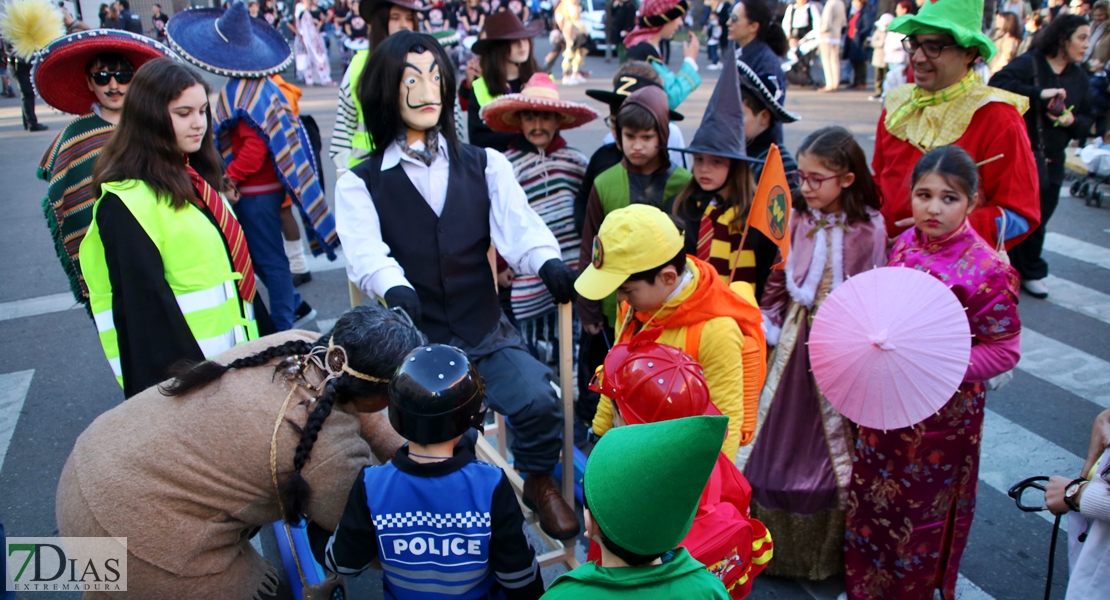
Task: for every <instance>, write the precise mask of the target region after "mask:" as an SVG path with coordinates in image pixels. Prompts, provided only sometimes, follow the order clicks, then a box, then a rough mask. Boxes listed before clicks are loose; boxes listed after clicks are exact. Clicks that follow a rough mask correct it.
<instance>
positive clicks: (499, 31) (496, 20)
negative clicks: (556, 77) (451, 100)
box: [466, 10, 543, 152]
mask: <svg viewBox="0 0 1110 600" xmlns="http://www.w3.org/2000/svg"><path fill="white" fill-rule="evenodd" d="M541 31H543V21H542V20H536V21H532V22H531V23H529V24H527V25H525V24H523V23H521V22H520V19H518V18H517V16H516V15H514V14H513V13H511V12H509V11H507V10H503V11H500V12H496V13H494V14H492V15H490V16H488V17H486V19H485V26H484V27H483V28H482V38H481V39H479V40H478V41H477V42H474V46H473V47H471V50H473V51H474V53H475V54H477V55H478V56H479V57H480V64H481V74H482V76H481V77H479V78H477V79H475V80H474V82H473V83H472V84H471V95H470V98H469V101H468V102H467V105H466V112H467V119H466V122H467V132H468V135H469V137H470V143H471V144H474V145H475V146H478V147H479V148H492V149H494V150H497V151H498V152H504V151H505V150H508V148H509V142H511V141H512V140H513V138H514V137H516V136H515V135H513V134H511V133H497V132H495V131H493V130H492V129H490V127H489V125H486V124H485V122H483V121H482V107H483V106H485V105H487V104H489V103H490V102H492V101H493V100H494V99H495V98H499V97H501V96H504V95H505V94H519V93H520V91H521V90H522V89H524V84H525V83H527V82H528V80H529V79H531V78H532V75H534V74H536V73H540V72H542V71H541V69H540V65H539V63H537V62H536V57H535V54H534V48H533V46H534V44H533V43H532V38H534V37H536V36H537V35H539V34H540V32H541Z"/></svg>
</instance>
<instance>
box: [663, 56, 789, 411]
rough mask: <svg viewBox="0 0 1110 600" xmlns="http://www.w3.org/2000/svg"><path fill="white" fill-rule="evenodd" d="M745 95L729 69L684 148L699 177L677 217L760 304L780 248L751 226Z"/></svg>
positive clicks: (677, 205)
mask: <svg viewBox="0 0 1110 600" xmlns="http://www.w3.org/2000/svg"><path fill="white" fill-rule="evenodd" d="M724 61H725V64H727V65H731V64H734V63H735V62H736V56H735V51H734V50H733V48H732V46H731V45H729V48H728V50H726V51H725V57H724ZM740 96H741V94H740V75H739V73H738V72H737V70H736V69H726V70H725V71H724V72H723V73H722V74H721V77H720V79H718V80H717V87H715V88H714V89H713V95H712V96H711V97H710V98H709V105H708V106H707V107H706V109H705V118H704V119H703V120H702V122H701V126H700V127H698V131H697V133H695V134H694V141H693V142H692V143H691V144H690V146H689V147H687V148H683V149H682V151H683V152H686V153H688V154H693V155H694V161H693V162H694V167H693V171H694V177H693V179H691V180H690V183H687V184H686V187H685V188H684V189H683V190H682V191H681V192H680V193H679V194H678V196H677V197H676V198H675V201H674V215H675V217H677V218H679V219H681V220H682V221H684V222H685V231H686V244H685V248H686V253H687V254H692V255H694V256H696V257H698V259H699V260H702V261H705V262H707V263H709V264H710V265H711V266H712V267H713V268H714V269H716V270H717V275H719V276H720V277H721V280H722V281H724V282H725V283H726V284H731V283H732V282H734V281H744V282H747V283H750V284H751V285H752V286H754V290H755V297H756V298H757V299H758V298H759V297H760V296H762V295H763V286H764V284H765V283H766V282H767V276H768V275H770V274H771V265H773V264H774V261H775V255H776V254H778V246H776V245H775V243H774V242H772V241H771V240H770V239H768V238H767V236H765V235H763V233H762V232H760V231H759V230H758V229H755V228H754V227H748V226H747V222H748V212H749V211H750V210H751V206H752V199H753V197H754V196H755V188H756V180H755V178H754V177H753V176H752V171H753V165H754V164H755V163H757V162H761V161H758V160H757V159H755V158H754V157H752V156H749V155H748V151H747V144H746V143H745V131H746V128H747V121H746V119H745V117H746V116H747V115H745V114H744V110H743V108H742V103H741V97H740ZM756 394H758V391H756ZM754 406H755V405H754V404H753V408H754Z"/></svg>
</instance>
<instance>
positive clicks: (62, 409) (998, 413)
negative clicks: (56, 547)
mask: <svg viewBox="0 0 1110 600" xmlns="http://www.w3.org/2000/svg"><path fill="white" fill-rule="evenodd" d="M537 46H538V48H537V55H538V56H539V58H540V59H541V61H542V54H543V52H545V51H546V43H545V42H544V41H543V40H538V41H537ZM679 55H680V45H679V44H677V43H676V44H674V57H673V59H672V64H673V65H674V66H677V65H678V61H679ZM701 62H702V63H703V65H704V55H703V56H702V58H701ZM586 68H587V69H590V70H592V73H591V76H590V81H589V84H588V85H584V86H577V87H561V89H560V93H561V94H562V96H563V97H564V98H569V99H573V100H578V101H582V102H587V103H589V104H591V105H592V106H594V107H595V108H597V109H598V110H599V111H601V112H602V116H605V112H606V107H604V106H602V105H600V104H599V103H597V102H594V101H592V100H589V99H588V98H587V97H586V96H585V94H584V90H585V89H586V88H590V87H593V88H604V89H611V83H610V80H611V77H612V74H613V72H614V70H615V68H616V61H615V60H614V62H613V63H610V64H606V63H605V62H604V61H603V59H601V58H598V57H591V58H589V59H588V60H587V62H586ZM333 73H334V76H335V78H336V80H338V79H339V78H340V77H341V75H342V73H341V71H340V70H339V69H338V66H337V68H336V69H335V70H334V72H333ZM702 74H703V76H705V78H706V81H705V82H704V83H703V84H702V85H701V87H700V88H699V89H698V90H697V91H696V92H695V93H694V94H693V95H692V96H691V97H690V98H689V99H688V100H687V101H686V102H684V103H683V104H682V106H681V107H680V108H679V110H680V112H682V113H684V114H685V115H686V117H687V118H686V120H685V121H683V122H682V123H680V127H681V128H682V130H683V133H684V134H685V136H686V139H687V140H688V141H689V140H690V139H692V137H693V135H694V132H695V131H696V129H697V125H698V123H699V122H700V116H701V114H702V112H703V111H704V109H705V105H706V102H707V100H708V98H709V95H710V93H711V92H712V89H713V83H714V80H715V78H716V75H717V73H714V72H707V71H705V70H704V69H703V70H702ZM286 78H287V79H288V80H290V81H292V80H293V75H292V72H291V71H290V73H287V74H286ZM210 80H211V82H212V83H213V84H214V85H216V86H218V85H220V84H221V81H220V80H218V78H215V77H212V78H210ZM74 84H75V85H82V83H80V82H74ZM867 94H868V92H842V93H838V94H817V93H815V92H812V91H807V90H800V89H797V88H792V89H790V90H789V92H788V101H787V105H788V107H789V108H790V109H791V110H793V111H795V112H798V113H800V114H801V115H802V116H803V117H804V119H803V120H802V121H800V122H799V123H796V124H793V125H789V126H787V127H786V146H787V148H789V149H790V150H792V151H793V150H795V149H797V148H798V147H799V146H800V144H801V141H802V139H803V138H804V137H805V136H806V135H807V134H809V133H810V132H812V131H814V130H816V129H818V128H820V127H823V126H826V125H833V124H836V125H842V126H844V127H847V128H848V129H849V130H851V131H852V132H853V133H854V134H855V135H856V136H857V139H858V141H859V142H860V144H861V145H862V146H863V147H864V148H865V149H866V150H867V152H868V154H869V155H870V152H871V147H872V146H873V144H874V130H875V123H876V122H877V120H878V117H879V113H880V106H879V104H878V103H875V102H868V101H867ZM335 105H336V102H335V89H334V88H310V89H307V90H306V93H305V96H304V97H303V98H302V100H301V111H302V113H303V114H310V115H312V116H314V117H315V119H316V120H317V122H318V124H319V125H320V129H321V131H322V134H323V135H324V138H325V139H324V144H325V147H326V146H327V143H328V139H329V138H330V134H331V131H332V129H333V127H334V123H335ZM38 113H39V117H40V120H41V121H42V122H43V123H46V124H48V125H49V126H50V130H49V131H47V132H42V133H27V132H25V131H23V130H22V129H21V127H20V110H19V103H18V99H11V100H9V99H0V208H2V211H3V213H2V214H3V218H0V244H2V245H0V250H2V254H0V255H2V256H3V257H4V260H2V261H0V282H3V283H2V284H0V357H2V359H0V520H2V521H3V522H4V525H5V527H6V529H7V534H8V535H9V536H51V535H56V532H57V529H56V524H55V518H54V493H55V488H56V484H57V480H58V476H59V474H60V473H61V469H62V466H63V464H64V463H65V460H66V458H67V457H68V455H69V452H70V449H71V448H72V447H73V443H74V441H75V440H76V438H77V436H78V435H79V434H80V433H81V432H82V431H83V430H84V428H85V427H86V426H88V424H89V423H91V422H92V420H93V419H95V418H96V416H97V415H99V414H101V413H103V412H104V411H106V410H108V409H110V408H112V407H113V406H115V405H117V404H118V403H120V402H121V401H122V400H123V395H122V393H121V391H120V389H119V387H118V385H117V384H116V382H115V380H114V378H113V377H112V373H111V370H110V369H109V367H108V364H107V362H106V361H105V360H104V356H103V354H102V351H101V349H100V346H99V342H98V339H97V335H96V329H95V327H94V325H93V323H92V321H91V319H90V318H89V316H88V314H87V313H86V311H85V310H84V309H83V308H81V307H79V306H76V305H74V302H73V298H72V296H71V295H70V292H69V290H68V285H67V282H66V278H65V276H64V274H63V272H62V269H61V267H60V265H59V263H58V260H57V258H56V256H55V253H54V248H53V246H52V244H51V240H50V236H49V233H48V231H47V228H46V224H45V221H44V218H43V214H42V209H41V206H40V204H41V199H42V197H43V195H44V192H45V184H44V183H43V182H41V181H39V180H37V179H36V178H35V169H36V166H37V164H38V161H39V158H40V157H41V156H42V154H43V152H44V151H45V149H46V148H47V146H48V145H49V143H50V142H51V141H52V140H53V138H54V136H55V135H56V134H57V132H58V131H59V130H60V129H61V128H62V127H63V126H64V125H65V123H67V122H68V121H69V119H70V118H71V117H69V116H67V115H63V114H59V113H56V112H54V111H53V110H52V109H50V108H49V107H47V106H45V105H43V104H42V103H41V101H40V104H39V106H38ZM605 132H606V128H605V126H604V124H603V123H602V121H601V120H598V121H595V122H593V123H591V124H589V125H587V126H585V127H582V128H580V129H578V130H573V131H569V132H567V133H566V134H565V137H566V138H567V140H568V141H569V142H570V144H571V145H572V146H576V147H578V148H580V149H581V150H583V151H584V152H586V153H587V154H589V153H591V152H592V151H593V150H594V149H596V148H597V147H598V146H599V145H600V140H601V138H602V136H603V135H604V134H605ZM325 163H326V166H325V170H326V180H327V184H328V190H329V196H330V193H331V192H330V190H331V189H332V188H333V185H334V182H335V172H334V168H333V167H332V165H331V164H330V161H326V160H325ZM1066 194H1067V191H1066V190H1065V196H1064V197H1063V198H1062V199H1061V203H1060V208H1059V209H1058V210H1057V212H1056V215H1055V216H1054V217H1053V220H1052V222H1051V223H1050V224H1049V228H1048V229H1049V232H1050V233H1049V235H1048V239H1047V242H1046V256H1047V259H1048V261H1049V263H1050V264H1051V268H1052V275H1051V277H1050V279H1049V280H1048V282H1047V283H1048V286H1049V288H1050V290H1051V295H1050V296H1049V298H1048V299H1047V300H1036V299H1033V298H1031V297H1029V296H1027V295H1022V297H1021V305H1020V311H1021V318H1022V322H1023V325H1024V331H1023V335H1022V360H1021V363H1019V365H1018V368H1017V370H1016V372H1015V377H1014V380H1013V382H1012V383H1011V384H1010V385H1009V386H1007V387H1006V388H1004V389H1002V390H1000V391H997V392H992V393H991V394H989V401H988V403H987V408H988V410H987V417H986V424H985V430H984V433H983V445H982V464H981V467H980V486H979V495H978V506H977V514H976V518H975V522H974V525H973V527H972V530H971V536H970V541H969V545H968V547H967V551H966V553H965V555H964V559H963V564H962V568H961V580H960V587H959V594H958V596H959V597H961V598H965V599H967V600H981V599H982V600H986V599H990V598H997V599H1024V598H1033V597H1039V596H1040V595H1042V594H1043V589H1044V583H1045V574H1046V570H1047V563H1048V548H1049V538H1050V533H1051V530H1052V524H1051V520H1050V518H1049V517H1048V516H1047V515H1046V514H1044V513H1042V514H1027V513H1022V512H1019V511H1018V510H1017V508H1015V506H1014V503H1013V502H1012V501H1011V500H1010V499H1009V498H1008V497H1007V496H1006V490H1007V489H1008V488H1009V486H1010V485H1012V484H1013V483H1015V482H1017V481H1019V480H1021V479H1023V478H1025V477H1028V476H1033V475H1051V474H1057V473H1059V474H1064V475H1067V476H1071V477H1074V476H1077V474H1078V471H1079V469H1080V467H1081V465H1082V463H1083V457H1085V455H1086V451H1087V443H1088V438H1089V432H1090V427H1091V422H1092V420H1093V419H1094V417H1095V415H1097V414H1098V413H1099V412H1100V411H1101V410H1102V409H1104V408H1107V407H1110V362H1108V361H1110V346H1108V344H1107V340H1108V339H1110V207H1106V208H1093V207H1087V206H1085V205H1084V203H1083V202H1082V201H1081V200H1077V199H1073V198H1071V197H1069V196H1067V195H1066ZM343 264H344V263H343V262H342V258H340V260H339V261H336V262H332V263H329V262H327V261H326V260H325V259H323V258H320V259H314V260H313V261H312V268H313V280H312V282H310V283H308V284H306V285H304V286H302V287H301V288H300V290H301V293H302V295H303V296H304V297H305V299H306V300H307V301H308V302H310V303H311V304H312V305H313V307H315V308H317V309H318V310H319V318H318V319H317V321H316V322H315V323H313V324H312V326H314V327H316V328H318V329H320V330H322V331H326V330H327V329H329V328H330V327H331V325H332V324H334V322H335V319H336V318H338V317H339V315H340V314H342V312H343V311H344V310H345V309H346V308H348V294H347V285H346V276H345V272H344V270H343ZM128 433H129V432H128V431H120V432H119V435H121V436H126V435H128ZM773 534H774V532H772V535H773ZM1063 535H1064V533H1063V532H1062V533H1061V536H1063ZM260 538H261V542H262V546H263V547H264V548H263V549H264V551H265V554H266V556H267V557H268V558H270V559H271V560H276V558H275V554H274V552H273V546H272V536H270V537H267V536H265V535H264V536H260ZM1065 548H1066V543H1063V538H1062V539H1061V543H1060V545H1059V549H1058V552H1057V557H1056V571H1057V572H1056V575H1055V578H1054V580H1053V581H1054V583H1053V588H1054V591H1053V593H1054V595H1056V596H1057V597H1062V596H1063V593H1064V589H1065V587H1066V585H1067V574H1066V571H1067V568H1066V565H1067V555H1066V550H1065ZM578 551H579V554H580V555H584V551H585V546H584V543H583V542H582V541H581V540H580V543H579V547H578ZM560 572H561V568H560V567H552V568H548V569H545V572H544V576H545V579H546V580H547V581H548V582H550V580H551V579H552V578H553V577H554V576H556V575H557V574H558V573H560ZM351 591H352V592H353V593H354V595H353V597H367V598H377V597H380V594H381V591H380V583H378V576H377V575H376V574H375V573H373V572H370V573H367V574H364V575H363V576H361V577H359V578H358V579H356V580H354V581H352V582H351ZM841 591H843V581H842V579H840V578H837V577H834V578H831V579H829V580H826V581H823V582H795V581H788V580H779V579H773V578H769V577H759V578H757V579H756V580H755V587H754V590H753V593H752V595H751V596H750V597H751V598H757V599H762V598H785V599H809V598H819V599H832V598H835V597H836V595H837V594H838V593H840V592H841ZM26 596H27V597H28V598H32V597H51V596H58V597H73V594H69V595H68V596H67V595H66V594H49V595H47V596H31V595H30V594H26Z"/></svg>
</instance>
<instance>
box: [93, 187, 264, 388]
mask: <svg viewBox="0 0 1110 600" xmlns="http://www.w3.org/2000/svg"><path fill="white" fill-rule="evenodd" d="M102 187H103V192H104V193H107V192H111V193H113V194H115V195H116V196H118V197H119V199H120V200H121V201H122V202H123V204H124V205H125V206H126V207H127V209H128V210H129V211H130V212H131V214H132V215H133V216H134V217H135V220H136V221H138V223H139V225H140V226H142V228H143V231H144V232H145V233H146V234H147V236H148V237H150V241H151V242H153V243H154V245H155V247H157V249H158V253H159V255H160V256H161V258H162V265H163V268H164V273H165V278H166V283H167V284H169V286H170V290H171V291H172V292H173V296H174V299H175V300H176V301H177V305H178V308H179V309H180V310H181V314H182V316H184V317H185V322H186V323H187V324H188V325H189V331H190V332H191V333H192V334H193V339H195V340H196V342H197V345H198V346H199V347H200V350H201V352H202V353H203V354H204V357H205V358H211V357H213V356H216V355H217V354H220V353H222V352H224V351H226V350H229V349H231V348H233V347H234V346H235V345H237V344H241V343H243V342H246V341H248V340H253V339H257V338H258V326H257V324H256V323H255V320H254V308H253V306H251V305H249V304H245V303H243V302H241V301H240V298H239V292H238V290H237V288H236V284H235V282H236V280H238V279H240V278H241V275H240V274H239V273H237V272H235V270H234V267H233V265H232V262H231V257H230V255H229V254H228V250H227V245H226V244H225V242H224V239H223V234H221V233H220V230H219V228H217V227H216V225H214V224H213V223H212V221H211V220H209V218H208V217H207V216H206V215H205V214H204V213H203V212H201V210H200V209H198V208H196V207H195V206H193V205H192V204H190V205H188V206H186V207H185V208H183V209H181V210H176V209H174V208H173V206H171V205H170V203H169V202H166V201H159V200H158V199H157V197H156V196H155V194H154V191H153V190H151V189H150V187H149V186H147V185H146V184H145V183H142V182H140V181H121V182H114V183H105V184H103V186H102ZM102 197H103V196H102ZM99 208H100V202H99V201H97V203H96V205H94V206H93V218H92V224H91V225H90V226H89V230H88V232H87V233H86V234H85V239H83V240H82V241H81V270H82V272H83V274H84V276H85V283H86V284H88V287H89V306H90V308H91V309H92V313H93V320H94V321H95V322H96V329H97V331H98V332H99V334H100V344H101V346H103V348H104V355H105V356H106V357H107V359H108V362H109V364H111V366H112V371H113V372H114V373H115V375H116V381H117V382H119V384H120V386H123V384H124V381H123V370H122V367H121V363H120V346H119V341H118V338H117V333H116V321H115V319H114V317H113V313H112V308H113V302H112V300H113V296H112V282H111V280H110V279H109V276H108V265H107V261H106V258H105V250H104V242H103V240H101V238H100V228H99V227H98V226H97V223H96V213H97V212H98V210H99ZM158 334H159V332H151V335H154V336H157V335H158Z"/></svg>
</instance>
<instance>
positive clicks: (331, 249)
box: [212, 77, 339, 260]
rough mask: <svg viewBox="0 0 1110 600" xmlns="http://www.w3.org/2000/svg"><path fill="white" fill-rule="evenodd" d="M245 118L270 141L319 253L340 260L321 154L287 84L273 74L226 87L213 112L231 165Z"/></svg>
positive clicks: (221, 145) (214, 125) (279, 171)
mask: <svg viewBox="0 0 1110 600" xmlns="http://www.w3.org/2000/svg"><path fill="white" fill-rule="evenodd" d="M239 119H245V120H246V121H247V123H249V124H250V125H251V126H252V127H254V129H255V131H257V132H258V136H259V137H260V138H262V141H263V142H266V146H267V148H269V150H270V154H271V155H273V158H274V166H275V167H277V176H278V180H279V181H281V183H282V185H283V186H284V187H285V192H286V193H287V194H288V195H289V196H290V197H291V198H292V199H293V202H294V204H296V205H297V207H298V208H299V209H300V212H301V216H303V217H304V224H305V233H307V234H308V241H309V248H310V249H311V250H312V253H313V254H316V255H319V254H321V253H325V254H327V255H328V259H330V260H335V248H336V247H337V246H338V245H339V236H338V235H337V234H336V232H335V217H333V216H332V214H331V209H329V208H328V203H327V200H326V199H325V198H324V190H323V189H322V188H321V187H320V183H319V181H318V180H317V178H316V168H317V163H316V156H315V155H314V154H313V153H312V145H311V144H310V143H309V141H308V136H307V135H306V134H305V132H304V127H303V126H302V125H301V124H300V120H299V119H298V118H297V117H296V116H294V115H293V109H292V108H291V107H290V105H289V102H288V100H286V98H285V95H284V94H283V93H282V91H281V88H279V87H278V86H277V84H276V83H274V82H273V81H271V80H270V79H269V78H265V77H264V78H261V79H228V80H227V84H226V85H224V87H223V89H221V90H220V97H219V99H218V100H217V102H216V108H215V111H213V115H212V128H213V133H214V135H215V138H216V146H217V147H218V148H219V150H220V154H221V155H223V158H224V162H226V163H229V164H230V163H231V160H232V159H233V158H234V157H233V155H232V151H231V130H232V129H234V128H235V125H236V123H238V121H239Z"/></svg>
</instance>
